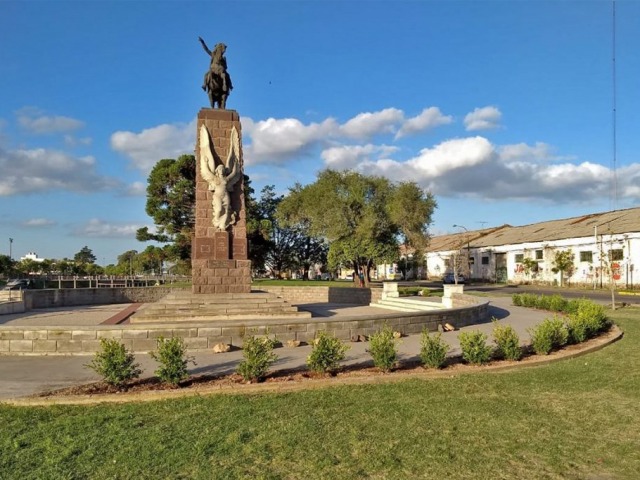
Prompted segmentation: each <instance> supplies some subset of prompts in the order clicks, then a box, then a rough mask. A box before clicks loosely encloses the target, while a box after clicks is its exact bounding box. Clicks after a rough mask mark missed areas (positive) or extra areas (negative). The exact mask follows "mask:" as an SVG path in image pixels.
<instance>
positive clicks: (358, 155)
mask: <svg viewBox="0 0 640 480" xmlns="http://www.w3.org/2000/svg"><path fill="white" fill-rule="evenodd" d="M398 150H399V149H398V147H392V146H388V145H372V144H367V145H342V146H339V147H331V148H327V149H326V150H323V151H322V153H321V157H322V159H323V160H324V163H325V165H326V166H327V167H329V168H333V169H336V170H344V169H350V168H354V167H356V166H357V165H358V164H360V163H362V162H364V161H368V160H370V159H371V157H372V156H376V157H378V158H380V157H384V156H388V155H391V154H392V153H394V152H396V151H398Z"/></svg>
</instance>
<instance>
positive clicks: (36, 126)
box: [16, 107, 84, 134]
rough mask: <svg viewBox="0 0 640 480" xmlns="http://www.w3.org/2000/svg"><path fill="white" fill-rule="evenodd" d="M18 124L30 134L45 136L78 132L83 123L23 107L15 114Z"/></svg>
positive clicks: (33, 108)
mask: <svg viewBox="0 0 640 480" xmlns="http://www.w3.org/2000/svg"><path fill="white" fill-rule="evenodd" d="M16 116H17V118H18V124H19V125H20V126H21V127H22V128H24V129H26V130H28V131H29V132H31V133H36V134H47V133H61V132H70V131H73V130H78V129H80V128H82V127H84V122H81V121H80V120H76V119H75V118H71V117H63V116H59V115H55V116H49V115H45V113H44V112H43V111H42V110H40V109H38V108H35V107H25V108H22V109H20V110H18V111H17V112H16Z"/></svg>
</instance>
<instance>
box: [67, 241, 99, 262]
mask: <svg viewBox="0 0 640 480" xmlns="http://www.w3.org/2000/svg"><path fill="white" fill-rule="evenodd" d="M73 261H74V262H76V264H77V265H85V264H87V263H95V262H96V256H95V255H94V254H93V252H92V251H91V249H90V248H89V247H87V246H86V245H85V246H84V247H82V248H81V249H80V251H79V252H78V253H76V254H75V255H74V256H73Z"/></svg>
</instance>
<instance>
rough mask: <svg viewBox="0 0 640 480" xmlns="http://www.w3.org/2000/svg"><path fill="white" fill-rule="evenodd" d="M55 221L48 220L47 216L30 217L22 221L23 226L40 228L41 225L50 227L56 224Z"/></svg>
mask: <svg viewBox="0 0 640 480" xmlns="http://www.w3.org/2000/svg"><path fill="white" fill-rule="evenodd" d="M56 223H57V222H55V221H54V220H50V219H48V218H32V219H30V220H26V221H24V222H22V226H23V227H31V228H42V227H51V226H53V225H56Z"/></svg>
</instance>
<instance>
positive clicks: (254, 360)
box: [238, 336, 278, 382]
mask: <svg viewBox="0 0 640 480" xmlns="http://www.w3.org/2000/svg"><path fill="white" fill-rule="evenodd" d="M274 345H275V342H274V341H273V340H271V339H270V338H267V337H256V336H247V337H245V338H244V345H243V346H242V356H243V357H244V360H243V361H242V362H240V365H238V373H239V374H240V375H242V378H244V379H245V381H247V382H249V381H258V380H260V379H262V378H264V376H265V375H266V374H267V370H269V367H270V366H271V365H272V364H273V362H275V361H276V360H277V359H278V356H277V355H276V354H275V353H273V347H274Z"/></svg>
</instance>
